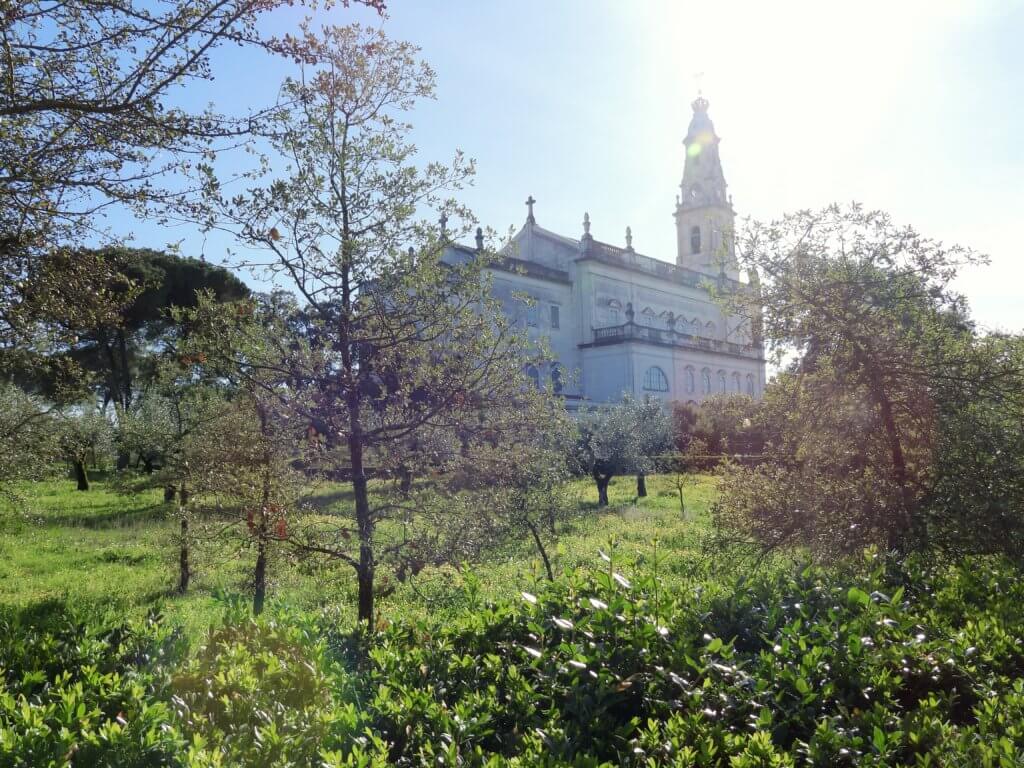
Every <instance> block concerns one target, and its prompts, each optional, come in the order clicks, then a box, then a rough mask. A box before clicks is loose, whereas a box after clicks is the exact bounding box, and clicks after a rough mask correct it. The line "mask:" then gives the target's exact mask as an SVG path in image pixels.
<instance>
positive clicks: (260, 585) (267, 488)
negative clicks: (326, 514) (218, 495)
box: [252, 400, 273, 616]
mask: <svg viewBox="0 0 1024 768" xmlns="http://www.w3.org/2000/svg"><path fill="white" fill-rule="evenodd" d="M256 415H257V416H259V420H260V437H261V438H262V440H263V457H262V458H263V485H262V491H261V494H260V502H261V507H260V525H259V528H257V530H256V536H257V538H256V552H257V554H256V571H255V573H254V574H253V592H252V612H253V614H254V615H256V616H259V615H260V614H261V613H263V603H264V601H265V600H266V597H267V532H268V531H267V512H268V511H269V510H270V496H271V485H270V484H271V477H272V476H271V472H272V471H273V467H272V466H271V464H272V459H271V455H270V442H269V440H270V434H269V429H268V415H267V410H266V408H264V407H263V406H262V404H261V403H260V402H259V401H258V400H257V401H256Z"/></svg>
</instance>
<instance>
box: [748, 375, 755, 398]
mask: <svg viewBox="0 0 1024 768" xmlns="http://www.w3.org/2000/svg"><path fill="white" fill-rule="evenodd" d="M747 394H748V395H750V396H751V397H753V396H754V376H753V374H750V373H748V374H747Z"/></svg>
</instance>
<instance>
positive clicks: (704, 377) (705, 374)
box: [700, 368, 711, 395]
mask: <svg viewBox="0 0 1024 768" xmlns="http://www.w3.org/2000/svg"><path fill="white" fill-rule="evenodd" d="M700 377H701V384H703V385H704V394H705V395H710V394H711V371H710V370H708V369H707V368H705V369H704V370H703V371H701V372H700Z"/></svg>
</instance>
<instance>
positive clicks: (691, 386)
mask: <svg viewBox="0 0 1024 768" xmlns="http://www.w3.org/2000/svg"><path fill="white" fill-rule="evenodd" d="M696 388H697V382H696V381H695V380H694V375H693V368H689V367H688V368H687V369H686V391H687V392H688V393H689V394H691V395H692V394H693V392H694V390H695V389H696Z"/></svg>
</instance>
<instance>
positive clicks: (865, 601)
mask: <svg viewBox="0 0 1024 768" xmlns="http://www.w3.org/2000/svg"><path fill="white" fill-rule="evenodd" d="M846 600H847V602H849V603H851V604H860V605H864V606H867V605H870V604H871V596H870V595H869V594H868V593H867V592H865V591H864V590H862V589H857V587H850V591H849V592H847V593H846Z"/></svg>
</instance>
